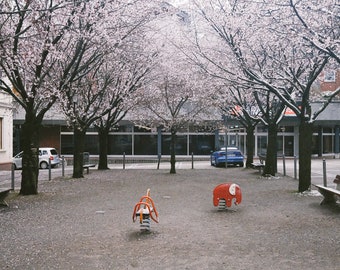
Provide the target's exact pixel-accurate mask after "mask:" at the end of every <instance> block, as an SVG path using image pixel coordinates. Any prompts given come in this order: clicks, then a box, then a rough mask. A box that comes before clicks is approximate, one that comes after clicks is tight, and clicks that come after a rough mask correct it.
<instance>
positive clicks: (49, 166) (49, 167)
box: [48, 159, 52, 181]
mask: <svg viewBox="0 0 340 270" xmlns="http://www.w3.org/2000/svg"><path fill="white" fill-rule="evenodd" d="M51 178H52V177H51V160H50V159H48V181H51Z"/></svg>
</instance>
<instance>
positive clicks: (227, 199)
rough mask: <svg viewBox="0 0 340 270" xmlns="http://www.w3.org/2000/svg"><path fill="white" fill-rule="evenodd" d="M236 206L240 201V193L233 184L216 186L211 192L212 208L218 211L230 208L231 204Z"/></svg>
mask: <svg viewBox="0 0 340 270" xmlns="http://www.w3.org/2000/svg"><path fill="white" fill-rule="evenodd" d="M233 201H234V203H235V205H238V204H240V203H241V201H242V193H241V188H240V186H239V185H237V184H234V183H224V184H220V185H218V186H216V187H215V188H214V191H213V202H214V206H218V209H219V210H224V209H226V207H231V204H232V202H233Z"/></svg>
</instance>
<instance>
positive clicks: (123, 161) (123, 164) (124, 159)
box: [123, 152, 125, 170]
mask: <svg viewBox="0 0 340 270" xmlns="http://www.w3.org/2000/svg"><path fill="white" fill-rule="evenodd" d="M123 170H125V152H124V153H123Z"/></svg>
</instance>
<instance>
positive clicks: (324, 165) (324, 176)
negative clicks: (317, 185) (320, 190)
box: [322, 159, 327, 187]
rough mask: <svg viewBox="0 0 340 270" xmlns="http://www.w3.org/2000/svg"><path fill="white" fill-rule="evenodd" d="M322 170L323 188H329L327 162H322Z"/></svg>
mask: <svg viewBox="0 0 340 270" xmlns="http://www.w3.org/2000/svg"><path fill="white" fill-rule="evenodd" d="M322 168H323V186H324V187H327V174H326V160H325V159H323V160H322Z"/></svg>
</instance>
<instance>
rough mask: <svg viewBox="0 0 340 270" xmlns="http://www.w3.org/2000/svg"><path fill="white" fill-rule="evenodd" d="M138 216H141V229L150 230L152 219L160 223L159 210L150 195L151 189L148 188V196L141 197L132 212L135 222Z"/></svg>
mask: <svg viewBox="0 0 340 270" xmlns="http://www.w3.org/2000/svg"><path fill="white" fill-rule="evenodd" d="M137 217H138V218H139V223H140V229H141V230H144V231H145V230H146V231H150V223H151V219H152V220H153V221H155V222H156V223H158V212H157V210H156V207H155V203H154V202H153V200H152V199H151V197H150V189H148V190H147V192H146V196H143V197H141V198H140V200H139V202H138V203H136V205H135V208H134V210H133V214H132V220H133V222H135V221H136V220H137ZM150 218H151V219H150Z"/></svg>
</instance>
